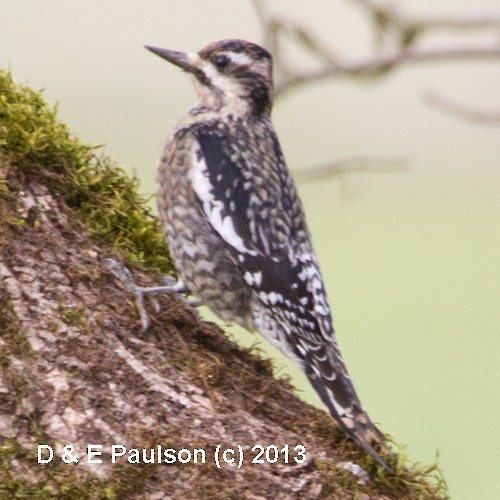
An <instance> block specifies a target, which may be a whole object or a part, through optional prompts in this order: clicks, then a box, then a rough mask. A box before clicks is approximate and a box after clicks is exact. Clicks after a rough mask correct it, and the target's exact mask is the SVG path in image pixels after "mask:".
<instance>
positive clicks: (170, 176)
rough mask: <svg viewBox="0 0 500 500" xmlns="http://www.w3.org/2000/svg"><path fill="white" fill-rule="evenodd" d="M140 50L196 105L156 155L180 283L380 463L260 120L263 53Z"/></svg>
mask: <svg viewBox="0 0 500 500" xmlns="http://www.w3.org/2000/svg"><path fill="white" fill-rule="evenodd" d="M148 48H149V50H151V51H152V52H154V53H156V54H157V55H159V56H161V57H163V58H164V59H167V60H168V61H170V62H172V63H174V64H176V65H177V66H180V67H181V68H183V69H184V70H186V71H187V72H189V73H191V74H192V75H193V77H194V78H193V80H194V84H195V87H196V90H197V94H198V102H197V103H196V105H195V106H194V107H193V109H192V110H191V111H190V112H189V114H188V115H187V116H186V117H185V118H184V119H182V120H181V121H180V122H179V124H178V125H177V126H176V128H175V130H174V131H173V133H172V134H171V136H170V137H169V139H168V141H167V144H166V146H165V149H164V152H163V155H162V157H161V161H160V165H159V169H158V174H157V183H158V192H157V202H158V209H159V214H160V218H161V221H162V225H163V229H164V231H165V234H166V237H167V240H168V244H169V248H170V251H171V254H172V257H173V259H174V262H175V263H176V267H177V271H178V274H179V276H180V278H182V281H183V282H184V283H185V284H186V285H187V287H188V288H189V290H190V291H191V292H192V294H193V295H195V296H197V297H199V298H200V299H201V300H203V302H204V303H205V304H207V305H208V306H209V307H210V308H211V309H212V310H213V311H214V312H215V313H216V314H218V315H219V316H220V317H221V318H222V319H225V320H232V321H235V322H237V323H239V324H240V325H242V326H243V327H245V328H246V329H248V330H251V331H255V330H257V331H258V332H260V333H261V334H262V335H263V336H264V337H265V338H266V339H267V340H268V341H270V342H271V343H272V344H273V345H275V346H276V347H277V348H278V349H280V350H281V351H282V352H283V353H284V354H285V355H287V356H288V357H289V358H290V359H292V360H293V361H295V362H296V363H297V364H298V365H299V366H300V367H301V368H302V369H303V370H304V371H305V373H306V375H307V377H308V378H309V380H310V381H311V384H312V385H313V387H314V388H315V390H316V391H317V392H318V394H319V396H320V397H321V399H322V401H323V402H324V403H325V405H326V406H327V408H328V410H329V411H330V413H331V415H332V416H333V418H334V419H335V420H336V421H337V422H338V423H339V424H340V426H341V427H342V428H343V429H344V430H345V431H346V432H347V433H348V434H349V435H350V436H351V437H352V438H353V439H354V440H355V441H356V442H358V443H359V444H360V445H361V446H362V447H363V448H364V449H365V450H367V451H368V452H369V453H370V454H371V455H372V456H373V457H374V458H375V459H376V460H377V462H379V463H380V464H381V465H383V466H384V467H386V468H388V467H387V465H386V464H385V462H384V461H383V460H382V459H381V458H380V457H379V455H378V454H377V453H376V452H375V451H374V449H373V448H372V446H371V444H372V443H373V442H375V443H377V444H379V445H382V446H383V440H382V436H381V434H380V433H379V431H378V430H377V429H376V427H375V426H374V425H373V424H372V423H371V421H370V419H369V418H368V416H367V414H366V413H365V411H364V410H363V408H362V406H361V403H360V401H359V399H358V397H357V395H356V392H355V390H354V387H353V385H352V383H351V380H350V378H349V376H348V374H347V371H346V368H345V366H344V363H343V361H342V358H341V356H340V352H339V349H338V347H337V344H336V341H335V338H334V330H333V325H332V319H331V315H330V308H329V305H328V300H327V297H326V294H325V290H324V287H323V281H322V278H321V274H320V271H319V267H318V263H317V260H316V257H315V255H314V251H313V248H312V245H311V239H310V235H309V232H308V229H307V226H306V221H305V217H304V212H303V209H302V204H301V201H300V199H299V196H298V194H297V190H296V188H295V185H294V183H293V181H292V178H291V176H290V174H289V172H288V169H287V167H286V163H285V159H284V157H283V153H282V151H281V147H280V145H279V142H278V139H277V137H276V134H275V132H274V129H273V126H272V123H271V121H270V112H271V107H272V89H273V84H272V60H271V56H270V54H269V53H268V52H267V51H266V50H265V49H263V48H261V47H259V46H257V45H255V44H252V43H249V42H246V41H242V40H224V41H221V42H216V43H213V44H211V45H209V46H208V47H206V48H204V49H203V50H201V51H200V52H199V53H182V52H175V51H170V50H165V49H157V48H152V47H148Z"/></svg>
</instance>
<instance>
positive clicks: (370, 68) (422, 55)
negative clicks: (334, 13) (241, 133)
mask: <svg viewBox="0 0 500 500" xmlns="http://www.w3.org/2000/svg"><path fill="white" fill-rule="evenodd" d="M478 59H482V60H498V61H499V62H500V44H499V45H498V46H497V47H492V46H489V45H485V46H483V47H461V48H445V47H443V48H431V49H427V48H425V49H424V48H422V49H419V48H410V49H405V50H401V51H398V52H395V53H392V54H380V55H377V56H375V57H373V58H371V59H366V60H362V61H356V62H346V63H335V64H332V65H330V66H328V67H326V68H324V69H321V70H318V71H307V72H303V73H299V74H295V75H294V76H292V77H290V78H288V79H286V80H284V81H283V82H281V83H280V84H278V86H277V87H276V92H275V95H276V97H282V96H283V95H284V94H285V93H286V92H289V91H290V90H291V89H293V88H296V87H298V86H301V85H304V84H307V83H311V82H316V81H319V80H324V79H326V78H352V77H358V78H366V77H374V76H381V75H383V74H386V73H387V72H388V71H390V70H393V69H395V68H396V67H398V66H402V65H408V64H417V63H427V62H436V61H441V62H446V61H452V60H464V61H465V60H474V61H477V60H478Z"/></svg>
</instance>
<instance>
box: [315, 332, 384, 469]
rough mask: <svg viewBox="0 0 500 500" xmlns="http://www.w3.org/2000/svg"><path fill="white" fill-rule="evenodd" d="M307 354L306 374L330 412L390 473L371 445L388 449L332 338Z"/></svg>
mask: <svg viewBox="0 0 500 500" xmlns="http://www.w3.org/2000/svg"><path fill="white" fill-rule="evenodd" d="M318 347H319V346H318ZM311 354H312V356H310V358H309V360H308V361H309V363H306V365H307V367H306V374H307V376H308V378H309V381H310V382H311V384H312V386H313V387H314V389H315V390H316V392H317V393H318V395H319V396H320V398H321V400H322V401H323V403H324V404H325V405H326V407H327V408H328V410H329V412H330V414H331V416H332V417H333V418H334V419H335V420H336V421H337V422H338V423H339V425H340V427H341V428H342V429H343V430H344V431H345V432H346V433H347V434H348V435H349V436H350V437H351V438H352V439H353V440H354V441H355V442H356V443H358V445H359V446H360V447H361V448H363V449H364V450H365V451H367V452H368V453H369V454H370V455H371V456H372V457H373V458H374V459H375V461H376V462H377V463H378V464H380V465H381V466H382V467H384V469H385V470H387V471H388V472H390V473H394V472H393V470H392V469H391V468H390V467H389V466H388V465H387V464H386V462H385V461H384V460H383V459H382V458H381V457H380V455H379V454H378V453H377V452H376V451H375V450H374V449H373V447H372V444H373V443H375V444H377V445H378V446H380V447H381V448H382V449H383V450H384V451H385V452H387V453H390V450H389V448H388V447H387V445H386V444H385V442H384V437H383V435H382V433H381V432H380V431H379V430H378V429H377V427H375V425H374V424H373V423H372V421H371V420H370V418H369V417H368V415H367V413H366V412H365V410H364V409H363V407H362V406H361V402H360V400H359V398H358V396H357V394H356V391H355V389H354V386H353V384H352V382H351V379H350V377H349V375H348V374H347V370H346V368H345V365H344V362H343V360H342V357H341V356H340V352H339V350H338V347H337V346H336V344H335V342H334V341H332V342H331V343H328V344H323V345H322V346H321V348H320V349H315V350H313V351H311Z"/></svg>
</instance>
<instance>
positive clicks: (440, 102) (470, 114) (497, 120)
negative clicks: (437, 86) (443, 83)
mask: <svg viewBox="0 0 500 500" xmlns="http://www.w3.org/2000/svg"><path fill="white" fill-rule="evenodd" d="M424 101H425V102H426V103H427V104H429V105H431V106H433V107H435V108H437V109H439V110H440V111H443V112H445V113H448V114H450V115H453V116H456V117H458V118H461V119H463V120H468V121H471V122H476V123H479V124H482V125H494V126H498V125H500V110H498V111H496V112H490V111H479V110H476V109H471V108H468V107H466V106H464V105H463V104H459V103H456V102H454V101H452V100H451V99H449V98H447V97H445V96H443V95H441V94H438V93H436V92H427V93H426V94H424Z"/></svg>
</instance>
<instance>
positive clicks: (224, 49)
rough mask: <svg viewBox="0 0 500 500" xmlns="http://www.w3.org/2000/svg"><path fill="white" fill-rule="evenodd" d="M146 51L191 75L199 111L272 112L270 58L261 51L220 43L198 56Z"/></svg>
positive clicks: (241, 42)
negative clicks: (193, 79)
mask: <svg viewBox="0 0 500 500" xmlns="http://www.w3.org/2000/svg"><path fill="white" fill-rule="evenodd" d="M146 48H147V49H148V50H150V51H151V52H153V53H155V54H156V55H158V56H160V57H162V58H163V59H166V60H167V61H169V62H171V63H173V64H175V65H176V66H179V67H181V68H182V69H184V70H185V71H188V72H189V73H191V74H193V75H194V77H195V87H196V91H197V94H198V97H199V99H200V102H199V104H198V107H203V108H208V109H214V110H223V111H227V112H228V113H233V114H236V115H241V116H243V115H248V114H254V115H261V114H263V113H267V114H269V113H270V112H271V107H272V91H273V78H272V58H271V55H270V54H269V52H267V50H265V49H263V48H262V47H259V46H258V45H256V44H254V43H250V42H247V41H245V40H222V41H220V42H214V43H211V44H210V45H208V46H207V47H205V48H204V49H202V50H200V51H199V52H188V53H186V52H177V51H175V50H167V49H158V48H155V47H148V46H146Z"/></svg>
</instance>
